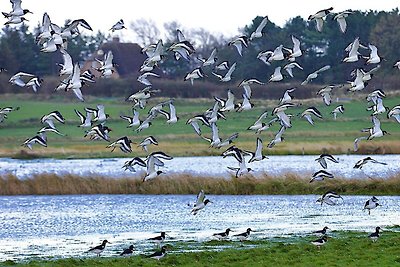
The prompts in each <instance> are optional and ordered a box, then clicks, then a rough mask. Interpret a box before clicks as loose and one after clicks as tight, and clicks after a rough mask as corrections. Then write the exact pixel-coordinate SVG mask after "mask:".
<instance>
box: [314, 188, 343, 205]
mask: <svg viewBox="0 0 400 267" xmlns="http://www.w3.org/2000/svg"><path fill="white" fill-rule="evenodd" d="M339 199H342V200H343V197H342V196H341V195H339V194H338V193H336V192H334V191H327V192H326V193H325V194H323V195H322V196H321V197H319V198H318V199H317V202H320V203H321V206H322V204H324V203H325V204H327V205H329V206H334V205H338V204H339V203H340V202H339Z"/></svg>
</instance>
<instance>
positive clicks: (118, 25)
mask: <svg viewBox="0 0 400 267" xmlns="http://www.w3.org/2000/svg"><path fill="white" fill-rule="evenodd" d="M122 29H126V27H125V24H124V20H123V19H120V20H119V21H118V22H117V23H115V24H114V25H113V26H112V27H111V28H110V31H112V32H114V31H118V30H122Z"/></svg>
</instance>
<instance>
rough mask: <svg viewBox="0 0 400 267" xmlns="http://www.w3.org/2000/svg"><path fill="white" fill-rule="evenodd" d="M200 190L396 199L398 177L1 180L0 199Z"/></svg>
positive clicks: (64, 177)
mask: <svg viewBox="0 0 400 267" xmlns="http://www.w3.org/2000/svg"><path fill="white" fill-rule="evenodd" d="M200 189H203V190H204V191H205V192H207V194H216V195H302V194H323V193H325V192H326V191H328V190H333V191H336V192H338V193H340V194H345V195H346V194H347V195H368V194H369V195H397V194H398V192H400V175H397V176H393V177H390V178H387V179H343V178H335V179H331V180H328V181H320V182H314V183H311V184H310V183H309V178H304V177H300V176H298V175H296V174H290V173H288V174H285V175H282V176H279V177H274V176H268V175H266V174H265V175H262V176H258V177H254V176H251V175H249V176H245V177H240V178H234V177H232V178H230V179H226V178H222V177H221V178H215V177H199V176H191V175H186V174H180V175H173V176H164V177H160V178H157V179H154V180H151V181H147V182H144V183H143V182H142V181H141V179H137V178H118V179H116V178H108V177H80V176H76V175H62V176H59V175H55V174H42V175H34V176H32V177H30V178H27V179H19V178H17V177H16V176H14V175H4V176H2V177H0V195H70V194H197V193H198V192H199V190H200Z"/></svg>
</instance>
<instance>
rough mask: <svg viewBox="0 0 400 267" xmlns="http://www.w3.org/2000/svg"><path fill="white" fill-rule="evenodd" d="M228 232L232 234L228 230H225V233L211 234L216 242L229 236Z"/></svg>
mask: <svg viewBox="0 0 400 267" xmlns="http://www.w3.org/2000/svg"><path fill="white" fill-rule="evenodd" d="M229 232H232V230H231V229H230V228H228V229H226V230H225V232H222V233H216V234H213V236H214V237H215V238H217V239H218V240H222V239H226V238H227V237H228V236H229Z"/></svg>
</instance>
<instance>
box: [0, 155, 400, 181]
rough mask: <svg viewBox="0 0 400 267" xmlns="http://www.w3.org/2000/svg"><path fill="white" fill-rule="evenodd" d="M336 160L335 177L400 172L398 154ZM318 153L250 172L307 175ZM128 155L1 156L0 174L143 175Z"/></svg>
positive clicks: (186, 162) (208, 164)
mask: <svg viewBox="0 0 400 267" xmlns="http://www.w3.org/2000/svg"><path fill="white" fill-rule="evenodd" d="M335 157H336V158H338V159H339V163H337V164H335V163H332V162H328V171H329V172H331V173H332V174H334V175H335V176H336V177H345V178H354V177H355V178H368V177H374V178H385V177H390V176H393V175H396V174H398V173H400V164H399V162H400V155H373V156H371V157H372V158H373V159H376V160H378V161H381V162H385V163H387V165H381V164H372V163H371V164H367V165H365V166H364V167H363V169H362V170H359V169H354V168H353V166H354V164H355V163H356V162H357V161H358V160H360V159H362V158H364V157H366V156H365V155H337V156H335ZM316 158H317V156H291V155H289V156H269V159H265V160H263V161H261V162H253V163H251V164H248V166H249V167H250V168H252V169H253V170H254V172H253V174H254V175H257V174H263V173H267V174H270V175H272V176H275V175H281V174H285V173H296V174H303V175H308V176H310V175H311V174H312V173H314V172H316V171H318V170H320V169H321V166H320V165H319V164H318V163H317V162H316V161H315V159H316ZM130 159H131V158H111V159H74V160H56V159H37V160H16V159H8V158H3V159H0V175H1V174H9V173H12V174H15V175H16V176H18V177H20V178H24V177H29V176H31V175H32V174H37V173H54V174H67V173H69V174H76V175H103V176H107V177H123V176H125V177H126V176H130V177H132V176H137V177H142V176H143V173H144V171H145V170H144V169H143V168H141V167H137V172H136V173H130V172H125V171H124V170H123V169H122V166H123V165H124V162H125V161H126V160H130ZM228 166H231V167H238V163H237V161H236V160H235V159H234V158H233V157H227V158H222V157H176V158H174V159H173V160H170V161H166V162H165V166H164V167H162V168H161V169H162V171H163V172H165V173H167V174H175V173H178V174H182V173H187V174H193V175H205V176H218V177H230V175H231V174H232V172H231V171H230V170H228V168H227V167H228Z"/></svg>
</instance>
